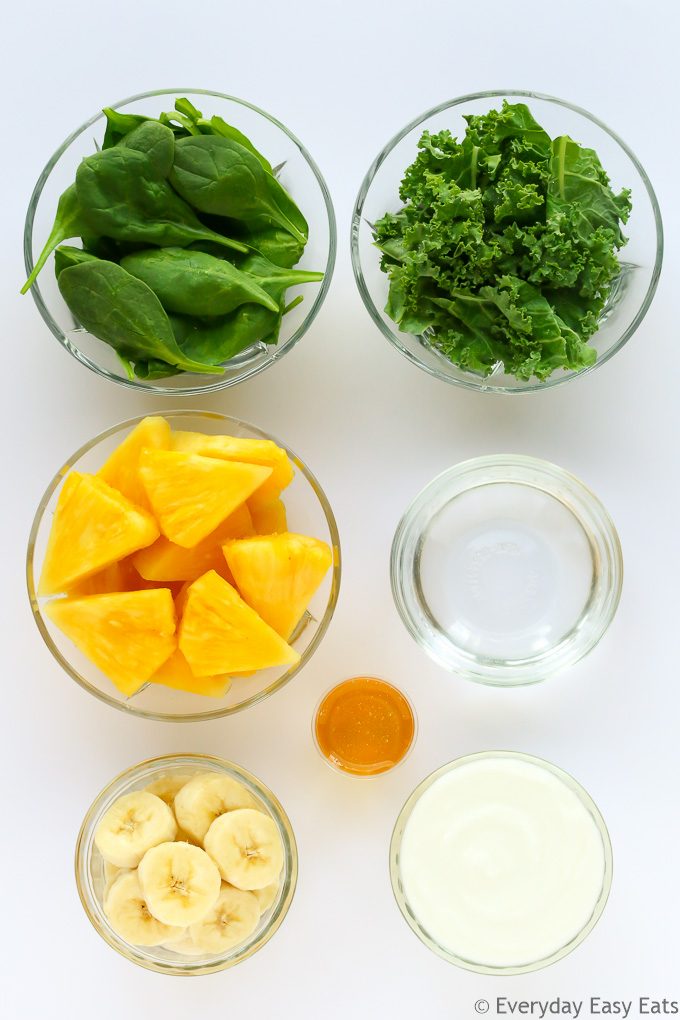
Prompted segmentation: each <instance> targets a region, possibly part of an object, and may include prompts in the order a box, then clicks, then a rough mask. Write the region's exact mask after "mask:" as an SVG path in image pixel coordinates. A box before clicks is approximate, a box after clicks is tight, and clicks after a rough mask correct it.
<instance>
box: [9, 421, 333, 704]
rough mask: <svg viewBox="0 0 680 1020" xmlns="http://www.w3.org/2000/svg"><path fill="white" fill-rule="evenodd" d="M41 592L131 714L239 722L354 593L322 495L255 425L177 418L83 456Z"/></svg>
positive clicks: (36, 584)
mask: <svg viewBox="0 0 680 1020" xmlns="http://www.w3.org/2000/svg"><path fill="white" fill-rule="evenodd" d="M27 583H28V593H29V598H30V602H31V608H32V610H33V614H34V618H35V621H36V623H37V626H38V629H39V630H40V633H41V634H42V636H43V638H44V640H45V643H46V644H47V647H48V648H49V649H50V651H51V652H52V654H53V656H54V658H55V659H56V660H57V662H58V663H59V664H60V665H61V666H62V668H63V669H64V670H65V671H66V672H67V673H68V674H69V675H70V676H71V677H72V678H73V679H74V680H75V681H76V682H77V683H78V684H80V686H81V687H84V688H85V690H87V691H89V692H90V693H91V694H94V695H95V696H96V697H97V698H99V699H100V700H101V701H104V702H106V703H107V704H109V705H113V706H114V707H115V708H118V709H120V710H122V711H124V712H129V713H131V714H133V715H139V716H142V717H145V718H149V719H160V720H172V721H178V722H184V721H196V720H199V719H206V718H218V717H220V716H225V715H230V714H232V713H234V712H238V711H240V710H241V709H244V708H247V707H248V706H249V705H253V704H256V703H257V702H258V701H262V700H263V699H264V698H266V697H268V696H269V695H270V694H273V693H274V692H275V691H277V690H279V688H281V687H283V686H284V684H286V683H287V682H288V681H289V680H291V679H292V678H293V677H294V676H295V674H296V673H297V672H298V671H299V670H300V669H301V668H302V667H303V666H304V665H305V663H306V662H307V661H308V660H309V659H310V657H311V656H312V655H313V653H314V651H315V649H316V648H317V647H318V645H319V643H320V641H321V639H322V637H323V635H324V633H325V632H326V629H327V627H328V624H329V623H330V620H331V617H332V615H333V610H334V608H335V604H336V601H337V596H338V590H339V584H340V542H339V537H338V531H337V526H336V523H335V518H334V516H333V512H332V510H331V508H330V505H329V503H328V500H327V499H326V496H325V495H324V492H323V490H322V489H321V486H320V485H319V483H318V482H317V480H316V478H315V477H314V475H313V474H312V472H311V471H310V470H309V468H308V467H307V466H306V465H305V464H304V462H303V461H302V460H300V458H299V457H298V456H297V455H296V454H294V453H293V451H292V450H290V449H289V448H288V447H286V446H285V445H284V444H282V443H281V442H280V441H279V440H278V439H275V438H274V437H272V436H270V435H268V434H267V433H265V432H262V431H261V430H260V429H258V428H256V427H255V426H253V425H250V424H248V423H246V422H243V421H240V420H238V419H235V418H230V417H228V416H226V415H222V414H217V413H212V412H201V411H170V412H167V413H165V414H164V415H163V416H160V415H155V416H147V417H137V418H133V419H130V420H128V421H125V422H122V423H121V424H119V425H115V426H113V427H112V428H110V429H107V430H106V431H105V432H102V433H101V434H100V435H98V436H96V437H95V438H94V439H92V440H91V441H90V442H89V443H86V444H85V445H84V446H82V447H81V448H80V449H79V450H77V451H76V452H75V453H74V454H73V456H72V457H70V458H69V460H68V461H67V462H66V464H64V465H63V467H61V468H60V470H59V471H58V472H57V474H56V475H55V477H54V478H53V479H52V481H51V482H50V484H49V486H48V487H47V490H46V492H45V494H44V496H43V498H42V500H41V501H40V505H39V507H38V510H37V513H36V516H35V519H34V521H33V526H32V528H31V534H30V538H29V546H28V557H27Z"/></svg>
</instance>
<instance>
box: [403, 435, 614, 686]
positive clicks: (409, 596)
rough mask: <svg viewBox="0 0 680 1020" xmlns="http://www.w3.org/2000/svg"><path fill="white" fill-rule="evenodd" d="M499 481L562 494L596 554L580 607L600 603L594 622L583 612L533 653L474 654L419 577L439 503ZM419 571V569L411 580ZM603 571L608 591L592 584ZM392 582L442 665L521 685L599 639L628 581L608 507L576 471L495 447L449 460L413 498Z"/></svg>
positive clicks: (481, 679) (409, 625) (414, 629)
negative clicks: (583, 625)
mask: <svg viewBox="0 0 680 1020" xmlns="http://www.w3.org/2000/svg"><path fill="white" fill-rule="evenodd" d="M500 482H510V483H512V484H519V485H528V486H530V487H531V488H534V489H538V490H540V491H543V492H545V493H547V494H548V495H549V496H551V497H552V498H553V499H556V500H557V501H558V502H560V503H561V504H562V506H563V507H564V508H565V509H566V510H567V511H568V512H569V513H570V514H571V515H572V516H573V517H574V518H575V520H576V521H577V522H578V524H579V525H580V526H581V528H582V529H583V531H584V533H585V537H586V539H587V541H588V545H589V548H590V552H591V556H592V560H593V584H592V585H591V591H590V594H589V597H588V600H587V602H586V604H585V606H584V607H583V610H582V613H585V612H586V611H587V610H588V609H591V611H593V610H592V607H593V606H594V608H595V612H594V619H593V625H592V626H591V629H590V630H589V631H588V632H586V631H585V630H582V629H580V626H579V624H580V618H579V621H577V623H576V624H575V625H574V626H573V627H572V628H571V629H570V630H569V631H568V632H567V633H566V634H564V635H562V637H561V638H560V639H559V641H558V642H557V644H555V645H552V646H551V647H550V648H548V649H547V650H546V651H544V652H540V653H538V654H536V655H531V656H526V657H523V658H515V659H510V658H508V659H500V658H498V657H493V656H484V655H477V654H475V653H473V652H468V651H466V650H464V649H462V648H460V647H459V646H458V645H457V644H455V642H454V641H453V640H452V639H451V638H450V636H449V635H448V634H447V632H446V631H445V630H444V629H443V628H442V627H441V626H440V625H439V623H438V621H437V620H436V619H435V618H434V616H433V614H432V613H431V612H426V611H425V610H424V609H423V608H422V606H421V602H422V599H421V598H420V594H421V589H420V585H419V580H418V578H419V566H418V563H419V556H420V551H421V545H422V536H423V533H424V531H425V529H426V528H427V526H428V525H429V523H430V522H431V521H432V520H433V519H434V517H435V516H436V515H437V513H438V512H439V511H440V509H441V508H442V507H443V506H445V505H446V504H447V503H448V502H450V501H452V500H455V499H456V498H457V497H458V496H459V495H461V494H462V493H464V492H467V491H470V490H472V489H476V488H480V487H482V486H485V485H489V484H496V483H500ZM558 486H559V487H561V491H560V489H559V488H558ZM437 500H439V502H437V503H436V505H435V507H434V508H433V507H432V506H430V504H431V503H432V502H433V501H437ZM567 500H568V501H567ZM594 540H596V541H597V543H598V544H597V546H595V545H594ZM416 574H417V575H418V577H417V578H416V580H415V581H414V576H415V575H416ZM601 578H602V579H604V582H605V586H604V592H603V593H602V592H598V591H597V590H596V586H595V581H596V580H599V579H601ZM390 583H391V588H392V596H393V599H394V603H395V606H396V609H397V612H398V613H399V616H400V617H401V620H402V623H403V624H404V625H405V627H406V629H407V630H408V632H409V634H410V635H411V637H412V638H413V639H414V640H415V641H416V643H417V644H418V645H419V646H420V647H421V648H422V649H423V650H424V651H425V652H426V653H427V654H428V655H429V656H430V658H432V659H433V660H434V661H435V662H436V663H437V664H438V665H439V666H442V667H443V668H444V669H446V670H448V671H449V672H452V673H455V674H457V675H458V676H461V677H463V678H464V679H466V680H471V681H473V682H476V683H481V684H485V685H487V686H492V687H523V686H527V685H530V684H534V683H540V682H541V681H543V680H548V679H550V678H552V677H553V676H557V675H558V674H559V673H563V672H565V671H566V670H568V669H570V668H571V667H572V666H574V665H575V664H576V663H577V662H579V661H580V660H581V659H582V658H584V657H585V656H586V655H587V654H588V653H589V652H591V651H592V650H593V648H595V646H596V645H597V644H598V643H599V642H600V641H601V639H602V638H603V637H604V635H605V633H606V632H607V629H608V628H609V625H610V624H611V622H612V620H613V619H614V616H615V614H616V610H617V608H618V605H619V601H620V597H621V591H622V587H623V554H622V551H621V543H620V541H619V537H618V533H617V530H616V527H615V525H614V522H613V520H612V518H611V517H610V515H609V513H608V511H607V509H606V508H605V506H604V505H603V504H602V502H601V501H600V499H599V498H598V497H597V496H596V495H595V493H594V492H592V490H591V489H589V488H588V486H587V485H585V484H584V483H583V482H582V481H581V480H580V479H579V478H577V477H576V476H575V475H573V474H571V473H570V472H569V471H566V470H565V469H564V468H562V467H559V466H558V465H557V464H553V463H551V462H550V461H546V460H542V459H540V458H538V457H530V456H527V455H526V454H491V455H487V456H483V457H474V458H471V459H469V460H465V461H461V462H460V463H459V464H455V465H453V467H450V468H447V469H446V470H445V471H442V472H441V473H440V474H438V475H436V476H435V478H433V479H432V480H431V481H430V482H428V483H427V484H426V485H425V486H424V487H423V488H422V489H421V490H420V492H419V493H418V494H417V495H416V496H415V497H414V498H413V499H412V500H411V502H410V503H409V505H408V506H407V508H406V510H405V511H404V513H403V515H402V517H401V520H400V521H399V524H398V525H397V529H396V531H395V534H394V538H393V540H392V547H391V552H390ZM418 611H420V613H422V615H423V617H425V618H426V622H427V624H428V628H429V630H427V631H426V630H425V628H424V627H423V624H422V622H421V620H420V618H419V613H418ZM430 632H431V633H430ZM432 635H434V637H435V638H436V639H437V642H438V643H437V646H436V647H434V646H433V640H432ZM574 638H576V640H574Z"/></svg>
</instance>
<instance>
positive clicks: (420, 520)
mask: <svg viewBox="0 0 680 1020" xmlns="http://www.w3.org/2000/svg"><path fill="white" fill-rule="evenodd" d="M390 572H391V579H392V594H393V595H394V600H395V603H396V606H397V610H398V611H399V614H400V616H401V618H402V620H403V621H404V623H405V624H406V627H407V629H408V631H409V633H410V634H411V636H412V637H414V638H415V640H416V641H417V642H418V644H419V645H420V646H421V648H423V649H424V650H425V651H426V652H427V653H428V655H430V656H431V657H432V658H433V659H434V660H435V662H437V663H439V665H440V666H443V667H444V668H445V669H449V670H451V671H452V672H455V673H458V674H459V675H460V676H463V677H465V678H466V679H468V680H475V681H477V682H479V683H484V684H491V685H494V686H499V687H506V686H517V685H521V684H531V683H536V682H537V681H539V680H545V679H547V678H548V677H551V676H554V675H556V674H557V673H561V672H562V671H564V670H566V669H569V668H570V667H571V666H573V665H574V664H575V663H576V662H578V661H579V660H580V659H581V658H583V656H584V655H586V654H587V653H588V652H589V651H590V650H591V649H592V648H594V647H595V645H596V644H597V643H598V641H599V640H600V638H601V637H602V635H603V634H604V633H605V631H606V629H607V627H608V626H609V624H610V623H611V621H612V619H613V617H614V614H615V612H616V608H617V606H618V604H619V597H620V594H621V585H622V582H623V562H622V558H621V547H620V545H619V539H618V535H617V533H616V529H615V528H614V525H613V523H612V521H611V518H610V517H609V514H608V513H607V511H606V510H605V508H604V507H603V506H602V504H601V503H600V501H599V500H598V499H597V497H596V496H594V495H593V493H592V492H591V491H590V490H589V489H587V488H586V487H585V485H583V484H582V482H580V481H579V480H578V479H577V478H574V476H573V475H570V474H569V473H568V472H566V471H564V470H562V468H559V467H556V466H555V465H554V464H549V463H548V462H547V461H543V460H537V459H535V458H533V457H522V456H509V455H503V456H492V457H479V458H477V459H475V460H469V461H465V462H463V463H462V464H458V465H457V466H456V467H452V468H449V470H448V471H444V472H443V473H442V474H441V475H439V476H438V477H437V478H435V479H434V480H433V481H432V482H430V483H429V485H427V486H426V487H425V488H424V489H423V490H422V492H421V493H420V494H419V495H418V496H416V498H415V499H414V500H413V502H412V503H411V505H410V506H409V507H408V509H407V510H406V512H405V513H404V516H403V517H402V519H401V521H400V523H399V525H398V527H397V531H396V533H395V536H394V540H393V543H392V555H391V561H390Z"/></svg>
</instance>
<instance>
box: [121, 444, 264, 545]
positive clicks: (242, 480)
mask: <svg viewBox="0 0 680 1020" xmlns="http://www.w3.org/2000/svg"><path fill="white" fill-rule="evenodd" d="M271 473H272V469H271V468H270V467H264V466H261V465H257V464H241V463H237V462H235V461H226V460H217V459H216V458H214V457H199V456H197V455H196V454H192V453H178V452H175V451H173V450H142V452H141V454H140V458H139V474H140V477H141V479H142V482H143V484H144V487H145V489H146V492H147V495H148V497H149V500H150V502H151V506H152V507H153V512H154V515H155V517H156V519H157V521H158V524H159V527H160V529H161V531H162V532H163V534H164V535H165V537H166V538H169V539H170V541H171V542H175V543H176V544H177V545H181V546H183V547H184V548H186V549H190V548H192V547H193V546H195V545H198V543H199V542H200V541H201V540H202V539H204V538H206V537H207V536H208V535H209V534H210V532H211V531H214V530H215V528H217V526H218V525H219V524H221V523H222V521H223V520H224V519H225V518H226V517H229V515H230V514H232V513H233V512H234V510H235V509H236V508H237V507H238V506H240V504H241V503H245V501H246V500H247V499H248V497H249V496H251V495H252V494H253V492H255V490H256V489H257V488H258V487H259V486H260V485H261V484H262V482H264V481H265V479H267V478H269V476H270V475H271Z"/></svg>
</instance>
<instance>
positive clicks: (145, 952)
mask: <svg viewBox="0 0 680 1020" xmlns="http://www.w3.org/2000/svg"><path fill="white" fill-rule="evenodd" d="M204 772H215V773H218V774H220V775H225V776H229V777H230V778H232V779H235V780H236V781H237V782H239V783H241V784H242V785H243V786H245V787H246V788H247V789H248V791H249V792H250V793H251V794H252V795H253V797H255V799H256V800H257V802H258V805H259V808H260V810H262V811H263V812H264V813H265V814H267V815H269V816H270V817H271V818H272V819H273V820H274V822H275V823H276V826H277V828H278V830H279V835H280V836H281V841H282V843H283V849H284V864H283V871H282V873H281V884H280V888H279V891H278V893H277V895H276V898H275V900H274V902H273V903H272V904H271V906H270V907H269V908H268V909H267V910H266V911H265V912H264V913H263V914H262V916H261V918H260V921H259V924H258V926H257V928H256V929H255V931H254V932H253V933H252V934H251V935H249V936H248V937H247V938H246V939H245V940H244V941H243V942H241V943H240V944H239V945H237V946H235V947H234V948H233V949H231V950H229V951H228V952H226V953H224V954H219V955H218V954H212V953H203V954H201V955H197V956H193V955H192V956H185V955H182V954H180V953H177V952H173V951H172V950H170V949H165V948H163V947H162V946H152V947H146V946H134V945H131V944H130V943H129V942H126V941H125V940H124V939H122V938H121V937H120V935H118V933H117V932H116V931H114V929H113V928H112V927H111V925H110V923H109V921H108V918H107V917H106V914H105V913H104V908H103V903H104V894H105V887H106V876H105V873H104V864H105V862H104V859H103V857H102V855H101V854H100V852H99V850H98V849H97V847H96V845H95V842H94V835H95V832H96V830H97V826H98V824H99V820H100V819H101V817H102V816H103V814H104V813H105V812H106V811H107V810H108V808H109V807H110V806H111V804H113V802H114V801H115V800H117V799H118V798H119V797H122V796H123V794H126V793H131V792H132V791H133V790H143V789H144V788H145V787H146V786H148V785H149V783H151V782H153V780H155V779H159V778H160V777H161V776H179V775H183V774H191V775H198V774H199V773H204ZM75 867H76V884H77V886H78V893H79V895H80V899H81V902H82V904H83V907H84V908H85V913H86V914H87V916H88V918H89V919H90V921H91V922H92V924H93V926H94V927H95V929H96V930H97V931H98V932H99V934H100V935H101V937H102V938H103V939H104V941H105V942H108V944H109V945H110V946H112V948H113V949H115V950H116V951H117V952H119V953H120V954H121V956H124V957H125V958H126V959H127V960H131V961H132V963H136V964H138V965H139V966H140V967H145V968H146V969H147V970H155V971H157V972H158V973H159V974H180V975H185V974H186V975H193V974H212V973H214V972H215V971H218V970H226V968H227V967H233V966H234V965H235V964H237V963H240V962H241V960H245V959H247V958H248V957H249V956H252V955H253V953H255V952H257V950H258V949H259V948H260V946H263V945H264V944H265V942H268V941H269V939H270V938H271V937H272V935H273V934H274V932H275V931H276V930H277V929H278V928H279V926H280V925H281V923H282V921H283V919H284V917H285V916H286V914H287V912H288V908H289V907H290V904H291V902H292V900H293V894H294V892H295V884H296V881H297V872H298V857H297V847H296V844H295V836H294V835H293V830H292V828H291V824H290V822H289V820H288V817H287V815H286V813H285V811H284V810H283V808H282V806H281V804H280V803H279V801H278V800H277V799H276V797H275V796H274V794H273V793H272V792H271V790H269V789H268V788H267V787H266V786H265V785H264V784H263V783H261V782H260V780H259V779H256V777H255V776H253V775H251V773H250V772H246V770H245V769H243V768H241V767H240V766H239V765H235V764H234V763H233V762H230V761H224V760H223V759H222V758H212V757H209V756H208V755H204V754H170V755H166V756H165V757H162V758H152V759H151V760H150V761H145V762H142V763H141V764H139V765H134V766H133V767H132V768H129V769H126V771H125V772H122V773H121V774H120V775H119V776H116V778H115V779H113V780H112V781H111V782H110V783H109V784H108V786H106V787H105V788H104V789H103V790H102V792H101V793H100V794H99V796H98V797H97V798H96V799H95V801H94V803H93V804H92V805H91V806H90V808H89V810H88V812H87V814H86V816H85V820H84V821H83V824H82V827H81V829H80V834H79V836H78V842H77V844H76V860H75Z"/></svg>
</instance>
